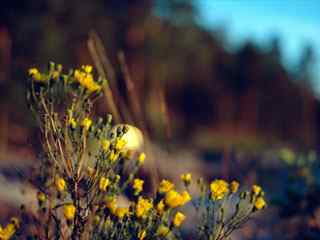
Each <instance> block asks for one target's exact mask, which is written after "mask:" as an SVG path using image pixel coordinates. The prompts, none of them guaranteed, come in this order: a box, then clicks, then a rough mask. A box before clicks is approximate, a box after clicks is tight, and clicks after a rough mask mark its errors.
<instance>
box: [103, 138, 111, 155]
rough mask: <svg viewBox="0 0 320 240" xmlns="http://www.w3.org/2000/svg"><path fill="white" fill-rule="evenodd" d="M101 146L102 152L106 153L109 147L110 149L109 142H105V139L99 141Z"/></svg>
mask: <svg viewBox="0 0 320 240" xmlns="http://www.w3.org/2000/svg"><path fill="white" fill-rule="evenodd" d="M101 146H102V149H103V151H105V152H107V151H108V150H109V147H110V141H109V140H107V139H103V140H102V141H101Z"/></svg>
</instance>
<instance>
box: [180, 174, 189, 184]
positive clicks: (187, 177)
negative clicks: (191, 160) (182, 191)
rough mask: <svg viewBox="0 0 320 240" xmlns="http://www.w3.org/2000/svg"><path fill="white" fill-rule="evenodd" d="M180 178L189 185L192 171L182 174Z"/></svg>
mask: <svg viewBox="0 0 320 240" xmlns="http://www.w3.org/2000/svg"><path fill="white" fill-rule="evenodd" d="M180 178H181V180H182V181H183V182H184V183H185V184H186V185H189V184H190V183H191V180H192V175H191V173H186V174H182V175H181V177H180Z"/></svg>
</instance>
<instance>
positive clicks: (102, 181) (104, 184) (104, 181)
mask: <svg viewBox="0 0 320 240" xmlns="http://www.w3.org/2000/svg"><path fill="white" fill-rule="evenodd" d="M109 184H110V180H109V179H108V178H105V177H101V178H100V181H99V189H100V191H103V192H105V191H106V190H107V187H108V186H109Z"/></svg>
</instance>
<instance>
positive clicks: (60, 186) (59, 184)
mask: <svg viewBox="0 0 320 240" xmlns="http://www.w3.org/2000/svg"><path fill="white" fill-rule="evenodd" d="M55 185H56V188H57V189H58V191H59V192H62V191H64V190H65V189H66V182H65V181H64V179H63V178H60V177H57V178H56V180H55Z"/></svg>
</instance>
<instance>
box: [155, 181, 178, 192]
mask: <svg viewBox="0 0 320 240" xmlns="http://www.w3.org/2000/svg"><path fill="white" fill-rule="evenodd" d="M173 188H174V184H173V183H172V182H170V181H168V180H162V181H161V183H160V186H159V190H158V191H159V193H166V192H169V191H170V190H172V189H173Z"/></svg>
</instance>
